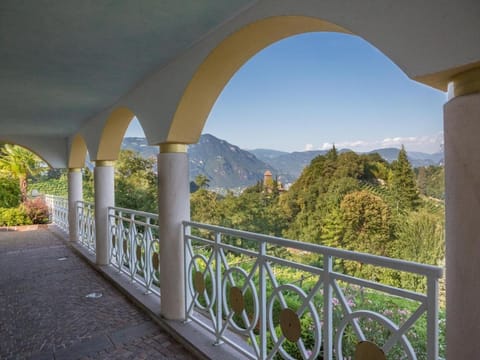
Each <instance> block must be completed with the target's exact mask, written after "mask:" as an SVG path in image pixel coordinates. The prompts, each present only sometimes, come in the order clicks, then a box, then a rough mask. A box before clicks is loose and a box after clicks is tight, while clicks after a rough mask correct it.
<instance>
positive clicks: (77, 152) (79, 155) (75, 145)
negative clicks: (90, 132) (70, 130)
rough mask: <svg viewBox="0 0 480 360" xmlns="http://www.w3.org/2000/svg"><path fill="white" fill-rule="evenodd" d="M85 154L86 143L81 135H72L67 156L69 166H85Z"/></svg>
mask: <svg viewBox="0 0 480 360" xmlns="http://www.w3.org/2000/svg"><path fill="white" fill-rule="evenodd" d="M86 156H87V144H86V143H85V140H84V139H83V137H82V135H80V134H77V135H75V136H74V138H73V140H72V143H71V144H70V153H69V156H68V167H69V168H83V167H84V166H85V158H86Z"/></svg>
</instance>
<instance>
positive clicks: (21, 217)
mask: <svg viewBox="0 0 480 360" xmlns="http://www.w3.org/2000/svg"><path fill="white" fill-rule="evenodd" d="M30 224H32V221H31V220H30V218H29V216H28V215H27V212H26V211H25V208H24V207H22V206H20V207H18V208H8V209H5V208H0V226H17V225H30Z"/></svg>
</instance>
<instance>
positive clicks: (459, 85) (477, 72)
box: [448, 67, 480, 100]
mask: <svg viewBox="0 0 480 360" xmlns="http://www.w3.org/2000/svg"><path fill="white" fill-rule="evenodd" d="M477 93H480V67H477V68H474V69H470V70H467V71H464V72H461V73H460V74H457V75H455V76H453V77H452V79H451V80H450V82H449V84H448V99H449V100H450V99H453V98H456V97H458V96H463V95H470V94H477Z"/></svg>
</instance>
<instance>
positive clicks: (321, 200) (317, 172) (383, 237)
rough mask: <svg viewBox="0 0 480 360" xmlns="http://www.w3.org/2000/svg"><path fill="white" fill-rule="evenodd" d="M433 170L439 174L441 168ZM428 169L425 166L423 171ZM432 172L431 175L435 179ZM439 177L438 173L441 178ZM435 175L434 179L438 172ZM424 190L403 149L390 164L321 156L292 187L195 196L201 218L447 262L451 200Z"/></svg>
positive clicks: (348, 155)
mask: <svg viewBox="0 0 480 360" xmlns="http://www.w3.org/2000/svg"><path fill="white" fill-rule="evenodd" d="M432 169H433V168H432ZM432 169H431V170H428V169H427V170H425V169H424V170H425V172H426V173H427V172H429V171H430V172H433V173H435V176H436V177H439V176H440V175H439V174H438V171H433V170H432ZM424 170H422V171H421V172H423V171H424ZM427 176H428V175H427V174H425V178H427ZM435 176H434V177H433V178H435ZM430 178H432V177H430ZM426 189H428V187H426V186H423V188H422V192H423V194H422V193H420V189H419V186H417V181H416V177H415V173H414V171H413V169H412V167H411V165H410V163H409V161H408V158H407V156H406V152H405V150H404V149H402V150H401V151H400V152H399V154H398V158H397V160H395V161H393V162H392V163H391V164H389V163H388V162H387V161H385V160H384V159H383V158H382V157H380V156H379V155H378V154H366V155H358V154H356V153H354V152H345V153H342V154H339V153H338V152H337V151H336V149H332V150H331V151H329V152H328V153H327V154H326V155H320V156H317V157H316V158H315V159H313V160H312V162H311V164H310V165H309V166H308V167H306V168H305V169H304V171H303V172H302V174H301V176H300V178H299V179H298V180H297V181H296V182H295V183H294V184H293V185H292V187H291V188H290V189H289V190H288V191H286V192H281V191H279V190H278V188H277V186H276V185H274V186H272V187H269V189H266V188H265V186H264V185H263V184H262V183H261V182H260V183H258V184H257V185H256V186H253V187H251V188H249V189H247V190H246V191H245V192H244V193H242V194H241V195H240V196H234V195H233V194H229V195H227V196H225V197H222V196H219V195H217V194H215V193H213V192H211V191H208V189H207V187H206V185H205V184H204V186H203V187H202V188H201V189H200V190H198V191H196V192H195V193H193V194H192V198H191V208H192V218H193V219H194V220H196V221H200V222H207V223H212V224H218V225H222V226H228V227H234V228H237V229H243V230H248V231H254V232H260V233H264V234H271V235H276V236H283V237H287V238H291V239H295V240H300V241H306V242H310V243H315V244H322V245H327V246H334V247H340V248H344V249H348V250H355V251H361V252H367V253H372V254H377V255H383V256H389V257H396V258H403V259H407V260H411V261H418V262H422V263H429V264H441V263H442V262H443V258H444V235H443V229H444V206H443V202H442V201H441V200H438V199H432V198H431V197H428V196H425V195H428V194H426V193H425V190H426ZM337 265H338V266H339V267H341V268H343V269H344V270H345V271H347V272H349V273H351V274H356V275H363V276H370V277H372V278H375V279H377V280H378V279H379V278H381V280H383V281H385V282H387V283H390V284H395V285H402V286H408V287H410V288H414V289H419V288H422V287H423V286H424V284H421V283H418V282H417V279H414V278H412V277H408V278H403V277H402V275H401V274H398V273H397V274H390V273H388V274H387V273H386V274H379V273H378V272H375V273H374V272H373V271H372V270H371V269H369V267H368V266H363V267H356V266H358V265H355V266H354V265H352V264H349V263H347V262H346V263H342V264H337Z"/></svg>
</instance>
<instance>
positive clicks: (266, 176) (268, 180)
mask: <svg viewBox="0 0 480 360" xmlns="http://www.w3.org/2000/svg"><path fill="white" fill-rule="evenodd" d="M263 186H264V187H266V188H270V189H271V188H272V186H273V178H272V173H271V172H270V170H267V171H265V172H264V173H263Z"/></svg>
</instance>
